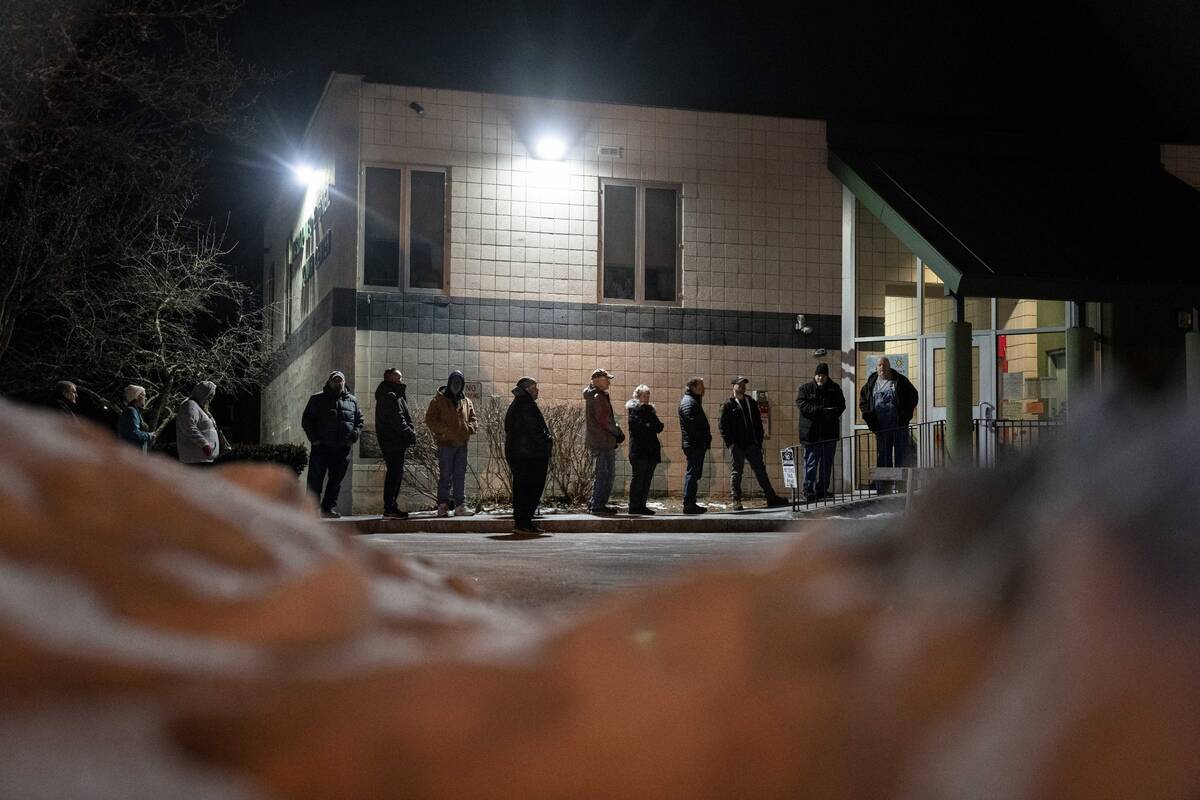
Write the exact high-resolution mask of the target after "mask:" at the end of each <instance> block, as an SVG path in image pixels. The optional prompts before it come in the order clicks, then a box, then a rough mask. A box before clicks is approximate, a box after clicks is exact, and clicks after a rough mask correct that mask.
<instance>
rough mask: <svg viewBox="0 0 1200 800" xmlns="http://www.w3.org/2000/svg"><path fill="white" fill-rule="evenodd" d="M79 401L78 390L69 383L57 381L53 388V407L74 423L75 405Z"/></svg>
mask: <svg viewBox="0 0 1200 800" xmlns="http://www.w3.org/2000/svg"><path fill="white" fill-rule="evenodd" d="M78 401H79V388H78V387H76V386H75V384H73V383H71V382H70V381H59V382H58V383H57V384H56V385H55V387H54V407H55V408H56V409H58V410H59V411H60V412H62V414H63V415H64V416H66V417H67V419H69V420H71V421H72V422H74V421H75V420H76V416H75V404H76V403H77V402H78Z"/></svg>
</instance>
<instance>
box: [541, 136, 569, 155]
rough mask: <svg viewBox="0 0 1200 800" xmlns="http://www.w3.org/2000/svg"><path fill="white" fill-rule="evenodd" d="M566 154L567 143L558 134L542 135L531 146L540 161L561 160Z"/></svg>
mask: <svg viewBox="0 0 1200 800" xmlns="http://www.w3.org/2000/svg"><path fill="white" fill-rule="evenodd" d="M566 154H567V143H566V142H564V141H563V140H562V139H561V138H559V137H558V136H543V137H541V138H539V139H538V140H537V143H536V144H535V145H534V146H533V155H534V157H535V158H537V159H540V160H542V161H562V159H563V156H565V155H566Z"/></svg>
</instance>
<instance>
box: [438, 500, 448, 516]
mask: <svg viewBox="0 0 1200 800" xmlns="http://www.w3.org/2000/svg"><path fill="white" fill-rule="evenodd" d="M437 515H438V516H439V517H448V516H450V506H448V505H446V504H445V503H438V510H437Z"/></svg>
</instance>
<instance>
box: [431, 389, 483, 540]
mask: <svg viewBox="0 0 1200 800" xmlns="http://www.w3.org/2000/svg"><path fill="white" fill-rule="evenodd" d="M466 385H467V384H466V378H465V377H464V376H463V374H462V373H461V372H460V371H458V370H454V371H453V372H451V373H450V377H448V378H447V379H446V385H445V386H442V387H441V388H439V389H438V390H437V393H436V394H434V396H433V399H432V400H430V401H429V408H428V409H427V410H426V411H425V426H426V427H428V428H429V430H430V432H432V433H433V438H434V440H435V441H436V442H437V446H438V484H437V503H438V507H437V515H438V516H439V517H445V516H448V515H449V514H450V512H451V509H453V512H454V516H456V517H469V516H472V515H473V514H474V512H473V511H471V510H469V509H468V508H467V503H466V480H467V443H468V442H469V441H470V440H471V436H472V435H473V434H474V433H475V432H476V431H478V430H479V422H478V420H477V419H476V417H475V406H474V404H472V403H471V398H469V397H467V396H466V392H465V389H466Z"/></svg>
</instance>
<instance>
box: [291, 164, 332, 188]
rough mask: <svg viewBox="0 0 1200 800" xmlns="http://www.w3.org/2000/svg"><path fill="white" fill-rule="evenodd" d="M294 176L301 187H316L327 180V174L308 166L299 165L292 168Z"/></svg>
mask: <svg viewBox="0 0 1200 800" xmlns="http://www.w3.org/2000/svg"><path fill="white" fill-rule="evenodd" d="M292 175H294V176H295V178H296V183H298V184H300V185H301V186H315V185H317V184H318V183H320V182H321V181H323V180H324V179H325V173H324V172H323V171H322V170H319V169H313V168H312V167H310V166H309V165H308V164H297V165H296V166H294V167H292Z"/></svg>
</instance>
